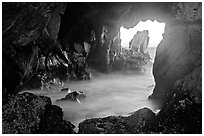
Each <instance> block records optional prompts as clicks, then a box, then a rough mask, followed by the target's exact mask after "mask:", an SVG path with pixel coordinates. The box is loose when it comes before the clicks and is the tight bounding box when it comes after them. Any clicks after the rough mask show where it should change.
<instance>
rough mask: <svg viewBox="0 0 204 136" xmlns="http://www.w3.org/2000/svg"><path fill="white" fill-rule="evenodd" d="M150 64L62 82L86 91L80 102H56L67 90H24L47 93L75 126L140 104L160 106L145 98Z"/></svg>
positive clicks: (124, 112) (152, 51)
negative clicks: (139, 70)
mask: <svg viewBox="0 0 204 136" xmlns="http://www.w3.org/2000/svg"><path fill="white" fill-rule="evenodd" d="M148 50H149V52H150V54H151V57H152V58H154V55H155V50H156V49H155V48H149V49H148ZM152 65H153V62H152V63H148V64H147V66H146V72H145V73H139V72H133V71H126V72H116V73H111V74H101V73H94V74H93V79H92V80H88V81H71V82H70V81H69V82H65V83H64V87H69V88H70V89H71V90H77V91H83V92H84V93H85V94H86V99H85V100H84V101H81V103H77V102H69V101H63V102H56V100H57V99H60V98H63V97H65V96H66V94H67V92H60V91H58V89H50V90H40V89H39V90H25V91H29V92H32V93H35V94H40V95H45V96H49V97H50V98H51V99H52V102H53V104H56V105H58V106H60V107H61V108H62V109H63V111H64V118H65V119H67V120H69V121H71V122H72V123H73V124H74V125H75V126H76V130H77V129H78V128H77V126H78V124H79V123H80V122H82V121H83V120H85V119H88V118H97V117H106V116H110V115H128V114H129V113H131V112H133V111H136V110H138V109H140V108H143V107H148V108H150V109H152V110H153V111H154V112H158V111H159V109H160V108H161V105H160V102H158V101H153V100H148V99H147V98H148V96H149V95H150V94H151V93H152V90H153V88H154V85H155V83H154V78H153V75H152Z"/></svg>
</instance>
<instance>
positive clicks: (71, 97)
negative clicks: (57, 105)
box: [56, 89, 86, 103]
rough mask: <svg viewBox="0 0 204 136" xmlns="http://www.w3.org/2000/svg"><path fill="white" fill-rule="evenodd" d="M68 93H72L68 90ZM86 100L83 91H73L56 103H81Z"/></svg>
mask: <svg viewBox="0 0 204 136" xmlns="http://www.w3.org/2000/svg"><path fill="white" fill-rule="evenodd" d="M68 91H70V90H69V89H68ZM85 98H86V95H85V94H84V93H83V92H81V91H79V92H78V91H72V92H68V94H67V95H66V96H65V98H61V99H59V100H56V101H73V102H79V103H81V102H80V101H83V100H84V99H85Z"/></svg>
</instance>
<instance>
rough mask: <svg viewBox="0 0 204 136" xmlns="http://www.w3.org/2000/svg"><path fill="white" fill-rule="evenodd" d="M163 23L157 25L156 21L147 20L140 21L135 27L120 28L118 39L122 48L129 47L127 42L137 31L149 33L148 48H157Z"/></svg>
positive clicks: (161, 37)
mask: <svg viewBox="0 0 204 136" xmlns="http://www.w3.org/2000/svg"><path fill="white" fill-rule="evenodd" d="M164 28H165V23H159V22H157V21H156V20H155V21H151V20H147V21H145V22H142V21H140V22H139V23H138V24H137V25H136V26H135V27H133V28H130V29H126V28H124V27H121V28H120V38H121V45H122V47H129V42H130V40H131V39H132V38H133V36H134V34H136V33H137V31H142V30H148V31H149V37H150V39H149V46H148V47H157V45H158V44H159V43H160V41H161V40H162V39H163V36H162V34H163V33H164Z"/></svg>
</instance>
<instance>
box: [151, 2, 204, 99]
mask: <svg viewBox="0 0 204 136" xmlns="http://www.w3.org/2000/svg"><path fill="white" fill-rule="evenodd" d="M201 7H202V6H201V3H174V4H173V6H172V11H171V15H172V20H171V22H169V23H168V24H167V26H166V29H165V34H164V39H163V40H162V41H161V43H160V44H159V45H158V47H157V51H156V57H155V62H154V65H153V74H154V78H155V82H156V86H155V89H154V92H153V95H152V96H151V97H160V98H165V97H166V96H167V95H168V93H169V91H170V90H171V89H172V87H173V84H174V82H175V81H176V80H178V79H181V78H184V77H185V76H186V75H187V74H189V73H191V72H192V71H193V70H194V69H195V68H197V67H199V65H200V63H201V62H200V61H201V58H202V23H201V20H202V18H201Z"/></svg>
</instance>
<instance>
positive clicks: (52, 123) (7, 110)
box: [2, 92, 74, 134]
mask: <svg viewBox="0 0 204 136" xmlns="http://www.w3.org/2000/svg"><path fill="white" fill-rule="evenodd" d="M73 129H74V125H73V124H71V123H70V122H69V121H65V120H63V111H62V109H61V108H60V107H58V106H56V105H52V103H51V99H50V98H49V97H46V96H37V95H34V94H32V93H28V92H25V93H22V94H18V95H17V96H15V97H13V98H11V99H10V101H9V102H8V103H7V104H6V105H4V106H3V110H2V133H4V134H32V133H37V134H50V133H52V134H54V133H56V134H60V133H63V134H65V133H66V134H68V133H74V131H73Z"/></svg>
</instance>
